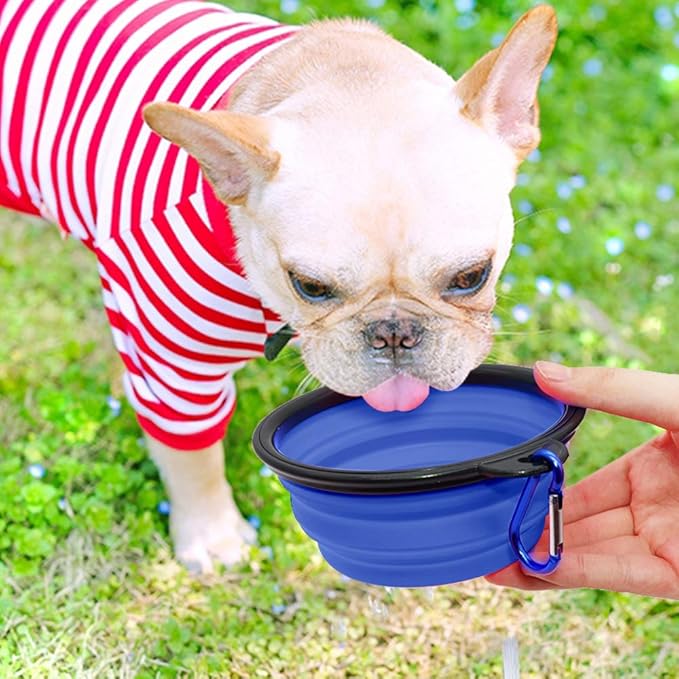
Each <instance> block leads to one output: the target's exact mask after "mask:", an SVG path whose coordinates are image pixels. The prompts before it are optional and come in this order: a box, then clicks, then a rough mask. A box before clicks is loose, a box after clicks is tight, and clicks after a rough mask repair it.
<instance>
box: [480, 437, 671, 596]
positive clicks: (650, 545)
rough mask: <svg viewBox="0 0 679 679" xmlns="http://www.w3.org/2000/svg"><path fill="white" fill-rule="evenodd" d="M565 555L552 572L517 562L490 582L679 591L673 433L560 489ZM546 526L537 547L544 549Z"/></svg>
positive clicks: (539, 586) (656, 592) (654, 593)
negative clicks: (539, 571) (531, 572)
mask: <svg viewBox="0 0 679 679" xmlns="http://www.w3.org/2000/svg"><path fill="white" fill-rule="evenodd" d="M564 512H565V516H564V520H565V526H564V529H565V541H564V557H563V560H562V563H561V565H560V566H559V568H558V569H557V570H556V571H555V572H554V573H552V574H550V575H544V576H540V577H539V578H538V577H537V576H532V575H529V574H527V573H525V572H523V571H522V570H521V569H520V568H519V566H518V564H513V565H511V566H509V567H508V568H506V569H504V570H502V571H499V572H498V573H496V574H493V575H491V576H489V580H491V582H494V583H496V584H502V585H509V586H514V587H522V588H524V589H546V588H552V587H599V588H606V589H615V590H618V591H628V592H634V593H637V594H648V595H651V596H663V597H671V598H677V599H679V531H678V530H677V528H678V527H679V433H677V432H674V433H670V432H666V433H664V434H662V435H661V436H658V437H657V438H655V439H652V440H650V441H648V442H646V443H644V444H642V445H641V446H639V447H638V448H636V449H635V450H632V451H630V452H629V453H627V454H626V455H625V456H623V457H621V458H620V459H618V460H616V461H615V462H613V463H611V464H609V465H608V466H606V467H604V468H603V469H600V470H599V471H597V472H595V473H594V474H592V475H591V476H590V477H588V478H586V479H584V480H583V481H581V482H580V483H578V484H576V485H575V486H573V487H571V488H568V489H567V490H566V494H565V499H564ZM547 545H548V535H547V531H546V530H545V533H544V534H543V536H542V537H541V539H540V541H539V542H538V545H537V546H536V548H535V551H536V552H537V553H538V554H540V553H544V552H546V551H547Z"/></svg>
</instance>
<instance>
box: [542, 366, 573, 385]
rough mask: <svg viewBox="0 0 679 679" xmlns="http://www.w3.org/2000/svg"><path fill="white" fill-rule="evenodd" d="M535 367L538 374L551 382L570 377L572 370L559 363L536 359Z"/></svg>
mask: <svg viewBox="0 0 679 679" xmlns="http://www.w3.org/2000/svg"><path fill="white" fill-rule="evenodd" d="M535 368H536V370H537V371H538V372H539V373H540V375H542V376H543V377H544V378H545V379H547V380H550V381H551V382H565V381H566V380H568V379H570V378H571V377H572V372H573V371H572V370H571V369H570V368H569V367H567V366H565V365H561V363H549V362H548V361H538V362H537V363H536V364H535Z"/></svg>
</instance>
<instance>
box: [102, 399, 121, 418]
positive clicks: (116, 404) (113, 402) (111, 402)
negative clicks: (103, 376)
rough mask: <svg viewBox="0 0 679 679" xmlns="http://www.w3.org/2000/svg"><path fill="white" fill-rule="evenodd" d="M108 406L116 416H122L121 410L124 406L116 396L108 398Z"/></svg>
mask: <svg viewBox="0 0 679 679" xmlns="http://www.w3.org/2000/svg"><path fill="white" fill-rule="evenodd" d="M106 405H107V406H108V407H109V410H110V411H111V412H112V413H113V414H114V415H116V416H117V415H120V410H121V409H122V407H123V404H122V403H121V402H120V401H119V400H118V399H117V398H116V397H115V396H107V397H106Z"/></svg>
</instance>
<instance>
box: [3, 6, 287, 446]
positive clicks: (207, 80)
mask: <svg viewBox="0 0 679 679" xmlns="http://www.w3.org/2000/svg"><path fill="white" fill-rule="evenodd" d="M294 30H295V29H293V28H291V27H287V26H282V25H280V24H278V23H276V22H274V21H271V20H269V19H266V18H263V17H259V16H256V15H252V14H242V13H236V12H232V11H230V10H228V9H226V8H224V7H221V6H219V5H216V4H210V3H207V2H201V1H195V0H0V76H1V89H2V91H1V92H0V205H4V206H6V207H9V208H13V209H16V210H20V211H23V212H27V213H29V214H34V215H42V216H43V217H45V218H50V219H51V220H52V221H55V222H57V223H58V224H59V226H60V228H61V230H62V232H64V233H65V234H68V235H71V236H73V237H75V238H78V239H80V240H82V241H83V242H84V243H85V244H86V245H87V246H88V247H89V248H90V249H91V250H92V251H93V252H94V253H95V255H96V257H97V261H98V264H99V274H100V278H101V283H102V286H103V295H104V303H105V307H106V312H107V315H108V318H109V321H110V324H111V328H112V332H113V339H114V342H115V346H116V348H117V350H118V351H119V353H120V356H121V357H122V360H123V362H124V364H125V368H126V372H125V377H124V384H125V391H126V394H127V397H128V399H129V401H130V402H131V404H132V406H133V407H134V409H135V411H136V413H137V416H138V419H139V421H140V424H141V426H142V427H143V428H144V429H145V430H146V431H147V432H149V433H150V434H151V435H152V436H154V437H155V438H157V439H159V440H160V441H162V442H164V443H166V444H168V445H170V446H172V447H175V448H180V449H185V450H193V449H197V448H201V447H204V446H207V445H210V444H211V443H213V442H215V441H217V440H219V439H220V438H221V437H222V436H223V435H224V432H225V429H226V425H227V422H228V420H229V418H230V416H231V414H232V412H233V409H234V405H235V388H234V384H233V378H232V375H233V372H234V371H235V370H237V369H238V368H240V367H241V366H242V365H243V364H244V362H245V361H246V360H248V359H250V358H252V357H255V356H259V355H261V353H262V351H263V344H264V341H265V339H266V337H267V335H268V334H271V333H273V332H275V331H276V330H277V329H278V328H279V327H280V326H281V325H282V322H281V321H280V319H278V317H277V316H276V315H275V313H273V312H272V311H271V310H269V309H266V308H264V307H263V305H262V303H261V300H260V299H259V297H258V296H257V295H256V293H255V292H254V291H253V290H252V288H251V287H250V285H249V283H248V281H247V280H246V278H245V275H244V273H243V270H242V269H241V267H240V265H239V263H238V261H237V258H236V254H235V242H234V237H233V234H232V231H231V227H230V224H229V221H228V213H227V211H226V209H225V207H224V206H223V205H222V204H221V203H219V202H218V201H217V199H216V198H215V196H214V194H213V193H212V190H211V189H210V187H209V186H208V185H207V184H206V183H205V181H204V179H203V177H202V175H201V173H200V171H199V167H198V164H197V163H196V162H195V161H194V160H193V159H192V158H190V157H189V156H188V155H187V154H186V153H185V152H184V151H183V150H182V149H180V148H178V147H176V146H174V145H171V144H170V143H169V142H167V141H166V140H164V139H161V138H160V137H159V136H157V135H156V134H155V133H153V132H152V131H151V130H150V129H149V128H148V127H147V126H146V125H145V124H144V123H143V120H142V118H141V114H140V110H141V108H142V106H143V105H144V104H146V103H148V102H151V101H171V102H175V103H178V104H182V105H184V106H190V107H192V108H195V109H199V110H210V109H214V108H219V107H220V105H221V106H223V105H224V102H225V101H226V96H227V94H228V91H229V89H230V88H231V86H232V85H233V83H234V82H235V81H236V80H237V79H238V78H239V77H240V76H241V75H242V74H243V73H244V72H245V71H246V70H247V69H248V68H250V67H251V66H252V65H253V64H254V63H255V62H256V61H257V60H258V59H259V58H261V57H262V56H263V55H264V54H266V53H267V52H268V51H270V50H272V49H275V48H276V47H277V46H278V45H280V44H281V43H282V42H283V41H284V40H285V39H286V38H287V37H289V36H291V35H292V34H293V33H294Z"/></svg>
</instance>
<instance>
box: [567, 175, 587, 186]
mask: <svg viewBox="0 0 679 679" xmlns="http://www.w3.org/2000/svg"><path fill="white" fill-rule="evenodd" d="M568 183H569V184H570V185H571V186H572V187H573V188H574V189H583V188H584V187H585V185H586V184H587V180H586V179H585V178H584V177H583V176H582V175H581V174H574V175H573V176H572V177H571V178H570V179H569V180H568Z"/></svg>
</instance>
